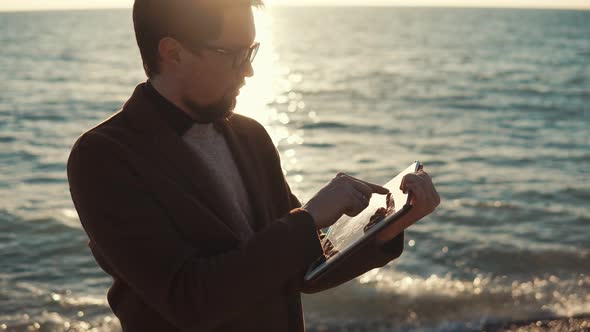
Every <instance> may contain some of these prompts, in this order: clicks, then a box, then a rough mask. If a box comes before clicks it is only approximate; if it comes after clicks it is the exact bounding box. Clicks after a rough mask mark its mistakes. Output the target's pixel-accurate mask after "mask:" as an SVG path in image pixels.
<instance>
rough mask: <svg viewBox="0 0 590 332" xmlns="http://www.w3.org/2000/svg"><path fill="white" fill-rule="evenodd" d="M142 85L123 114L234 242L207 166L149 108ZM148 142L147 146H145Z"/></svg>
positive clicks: (150, 106) (150, 105) (225, 212)
mask: <svg viewBox="0 0 590 332" xmlns="http://www.w3.org/2000/svg"><path fill="white" fill-rule="evenodd" d="M142 87H143V85H142V84H140V85H139V86H138V87H137V88H136V89H135V92H134V93H133V95H132V97H131V98H130V99H129V101H128V102H127V103H126V104H125V106H124V108H123V111H124V112H126V114H127V115H128V116H129V119H130V120H131V123H132V125H133V126H134V127H135V128H136V129H138V130H141V131H143V132H145V134H146V137H148V139H151V143H152V144H150V146H151V147H153V148H155V152H156V154H157V155H158V156H162V157H163V158H161V159H162V160H165V161H167V164H168V166H171V167H166V168H165V169H170V168H172V169H173V170H174V172H173V173H171V174H169V176H170V177H172V178H175V179H178V182H179V183H183V182H184V183H187V184H188V186H186V185H185V186H184V187H185V188H186V187H188V188H189V192H192V193H193V194H195V196H197V197H198V199H199V200H200V201H202V202H203V203H204V205H205V206H206V207H208V208H209V209H211V210H212V211H213V213H214V214H215V215H216V216H218V218H219V219H220V220H221V221H222V222H223V223H224V224H225V225H226V226H227V229H228V231H229V232H231V233H232V234H233V236H234V237H235V238H236V239H237V238H238V237H237V235H236V234H235V232H234V231H233V230H232V228H231V226H230V225H231V220H230V218H231V216H230V215H229V213H228V211H227V209H226V208H225V204H224V202H225V197H224V196H223V195H222V193H221V191H220V188H218V187H217V186H215V185H214V183H213V182H212V181H211V178H210V177H209V176H208V175H207V174H208V171H207V167H206V166H205V165H204V164H203V162H202V161H201V160H200V159H199V158H197V156H195V154H194V153H193V152H192V151H191V150H190V148H189V147H188V146H187V145H186V144H185V143H184V142H183V141H182V139H181V137H180V136H178V134H176V133H175V132H174V130H173V129H172V128H170V127H169V126H168V125H166V124H165V122H164V121H163V120H162V119H161V118H160V117H159V116H158V114H157V111H156V110H154V109H153V107H154V106H153V104H152V103H150V102H149V100H148V97H147V96H145V95H144V92H143V90H142ZM149 143H150V142H148V143H147V144H149Z"/></svg>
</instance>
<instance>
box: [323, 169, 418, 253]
mask: <svg viewBox="0 0 590 332" xmlns="http://www.w3.org/2000/svg"><path fill="white" fill-rule="evenodd" d="M418 164H419V163H418V162H414V163H413V164H412V165H410V166H409V167H407V168H406V169H405V170H403V171H402V172H401V173H399V174H398V175H397V176H396V177H394V178H393V179H391V180H390V181H389V182H387V183H386V184H385V185H384V186H383V187H385V188H387V189H389V194H387V195H380V194H373V195H372V196H371V200H370V201H369V205H368V207H367V208H366V209H364V210H363V211H362V212H361V213H359V214H358V215H357V216H355V217H349V216H347V215H344V216H342V217H341V218H340V219H338V221H337V222H336V223H334V224H333V225H332V227H330V229H329V230H328V232H327V235H326V237H324V239H323V243H322V244H323V245H324V248H326V252H325V254H326V258H327V259H328V260H330V259H332V258H334V257H336V256H337V255H339V254H340V253H341V252H343V251H344V250H346V248H347V247H349V246H351V245H352V244H354V243H355V242H357V241H358V240H360V239H361V238H362V237H363V236H364V235H365V234H367V233H369V232H370V231H371V229H372V228H373V227H375V226H376V225H378V224H379V222H380V221H382V220H384V219H385V217H388V216H390V215H392V214H394V213H396V212H397V211H399V210H401V209H402V208H403V206H404V205H406V204H407V203H408V195H407V194H404V193H403V192H402V191H401V190H400V189H399V187H400V185H401V181H402V179H403V177H404V176H405V175H406V174H409V173H413V172H415V171H416V170H417V166H418Z"/></svg>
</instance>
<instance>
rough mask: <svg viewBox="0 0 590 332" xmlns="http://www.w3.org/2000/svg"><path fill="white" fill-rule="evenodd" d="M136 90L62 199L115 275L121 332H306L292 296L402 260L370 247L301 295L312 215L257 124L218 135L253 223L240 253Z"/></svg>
mask: <svg viewBox="0 0 590 332" xmlns="http://www.w3.org/2000/svg"><path fill="white" fill-rule="evenodd" d="M154 107H155V106H154V105H153V104H152V103H150V102H149V99H147V98H146V96H145V93H144V92H143V90H142V89H141V85H140V86H138V88H136V91H135V92H134V94H133V96H132V97H131V98H130V99H129V101H128V102H127V103H126V104H125V105H124V107H123V109H122V110H121V111H119V112H117V113H116V114H114V115H113V116H112V117H110V118H109V119H107V120H105V121H104V122H102V123H101V124H99V125H98V126H96V127H95V128H93V129H91V130H89V131H87V132H86V133H84V134H83V135H82V136H81V137H80V138H79V139H78V140H77V141H76V143H75V145H74V147H73V149H72V152H71V155H70V158H69V160H68V180H69V184H70V191H71V195H72V199H73V201H74V204H75V207H76V210H77V211H78V214H79V216H80V221H81V222H82V225H83V226H84V229H85V230H86V232H87V234H88V237H89V239H90V241H89V246H90V248H91V249H92V253H93V255H94V257H95V259H96V261H97V262H98V263H99V265H100V266H101V267H102V268H103V269H104V270H105V271H106V272H107V273H108V274H110V275H111V276H112V277H113V285H112V287H111V288H110V290H109V292H108V300H109V304H110V306H111V308H112V310H113V312H114V313H115V315H116V316H117V317H118V318H119V320H120V321H121V324H122V327H123V330H124V331H131V332H146V331H293V332H294V331H304V330H305V327H304V323H303V313H302V308H301V298H300V293H301V292H308V293H312V292H317V291H320V290H323V289H327V288H330V287H334V286H336V285H339V284H341V283H343V282H346V281H348V280H350V279H352V278H354V277H356V276H358V275H360V274H362V273H364V272H365V271H368V270H370V269H373V268H376V267H381V266H383V265H385V264H386V263H387V262H389V261H390V260H392V259H394V258H396V257H398V256H399V255H400V254H401V252H402V250H403V234H402V235H400V236H398V238H396V239H394V240H393V241H392V243H389V244H388V250H387V251H386V250H385V249H384V248H378V247H377V246H376V245H374V244H371V245H369V246H367V248H365V249H364V250H363V251H362V252H360V253H359V254H358V255H357V257H356V259H355V260H356V262H355V263H351V264H349V265H347V267H346V268H342V269H339V270H335V271H334V272H333V273H331V274H330V275H329V276H328V277H327V278H325V279H324V280H323V281H322V282H320V283H317V284H315V285H303V282H302V279H303V274H304V273H305V270H306V269H307V267H308V266H309V265H310V264H311V263H312V262H314V261H315V260H316V259H318V257H320V256H321V255H322V253H323V251H322V247H321V244H320V241H319V238H318V236H319V235H322V234H321V232H318V231H317V230H316V228H315V224H314V222H313V219H312V218H311V216H310V215H309V214H308V213H307V212H305V211H303V210H300V209H297V208H298V207H300V203H299V201H298V200H297V198H296V197H295V196H294V195H293V194H291V191H290V189H289V186H288V185H287V183H286V182H285V179H284V176H283V173H282V170H281V167H280V161H279V156H278V154H277V151H276V149H275V147H274V145H273V143H272V141H271V139H270V137H269V136H268V134H267V132H266V131H265V129H264V128H263V127H262V126H261V125H260V124H259V123H257V122H256V121H254V120H252V119H250V118H247V117H244V116H241V115H234V116H233V117H231V119H230V120H228V121H224V122H223V123H222V124H221V125H220V127H221V128H222V132H223V133H224V136H225V137H226V139H227V141H228V145H229V146H230V149H231V151H232V153H233V154H234V157H235V160H236V163H237V165H238V168H239V170H240V173H241V175H242V177H243V179H244V183H245V185H246V189H247V192H248V195H249V199H250V204H251V205H252V208H253V211H254V215H255V218H256V219H255V223H254V224H255V226H254V227H255V232H256V234H255V235H254V237H253V238H252V239H251V240H250V241H249V242H248V243H247V245H245V246H242V245H240V244H239V242H238V240H237V238H236V236H235V234H234V233H233V232H232V230H231V229H230V228H229V227H228V224H229V223H228V213H227V211H226V210H225V209H224V197H223V196H222V195H221V194H220V193H219V192H218V190H217V188H215V187H214V186H213V185H211V184H210V183H209V178H208V176H207V173H206V171H205V169H204V167H203V165H201V164H200V162H199V160H198V159H196V158H195V157H194V155H193V153H191V152H190V151H189V148H188V147H187V146H186V144H185V143H184V142H183V141H182V139H181V137H179V136H178V135H177V134H176V133H174V132H173V130H172V129H171V128H170V127H169V126H167V125H166V123H165V122H164V121H162V119H161V118H159V116H158V113H157V111H155V110H154Z"/></svg>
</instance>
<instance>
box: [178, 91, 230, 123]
mask: <svg viewBox="0 0 590 332" xmlns="http://www.w3.org/2000/svg"><path fill="white" fill-rule="evenodd" d="M183 103H184V105H185V106H186V107H187V108H188V109H189V110H190V112H191V115H192V117H193V119H194V120H195V121H196V122H198V123H213V122H216V121H218V120H223V119H229V118H230V117H231V116H232V115H233V113H234V109H235V108H236V98H235V97H230V96H227V95H226V96H223V97H222V98H221V99H219V100H218V101H216V102H213V103H211V104H208V105H199V104H197V103H196V102H194V101H193V100H190V99H189V98H186V97H185V98H184V100H183Z"/></svg>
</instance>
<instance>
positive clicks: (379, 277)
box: [304, 267, 590, 331]
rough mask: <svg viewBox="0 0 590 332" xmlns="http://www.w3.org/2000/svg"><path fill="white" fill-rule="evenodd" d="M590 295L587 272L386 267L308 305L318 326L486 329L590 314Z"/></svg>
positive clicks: (308, 314) (307, 300)
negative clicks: (427, 272) (515, 274)
mask: <svg viewBox="0 0 590 332" xmlns="http://www.w3.org/2000/svg"><path fill="white" fill-rule="evenodd" d="M588 296H590V276H584V275H580V276H577V277H573V278H569V279H561V278H559V277H557V276H554V275H547V276H545V277H544V278H531V279H528V280H526V279H523V280H516V279H509V278H505V277H493V276H483V275H477V276H475V277H474V278H473V279H457V278H454V277H452V276H451V275H446V276H437V275H431V276H429V277H421V276H415V275H407V274H403V273H399V272H396V271H394V270H393V269H391V268H388V267H386V268H382V269H375V270H372V271H370V272H368V273H366V274H365V275H364V276H362V277H360V278H358V279H357V280H355V281H354V282H350V283H347V284H345V285H343V286H341V287H339V288H337V289H332V290H328V291H325V292H324V293H319V294H317V295H313V296H305V297H304V308H307V310H308V311H309V312H308V311H306V317H308V318H309V320H310V325H312V326H315V327H316V328H317V326H318V325H321V324H328V325H330V324H332V325H334V326H337V325H338V324H339V325H340V326H342V325H346V324H348V326H359V327H360V331H370V329H369V328H367V326H369V327H371V328H373V327H374V326H373V325H371V324H377V326H381V327H384V328H385V330H387V331H425V330H426V331H481V330H482V329H484V328H485V327H493V326H501V325H504V324H506V323H510V322H519V321H521V322H526V321H531V320H537V319H548V318H553V317H559V316H565V317H572V316H575V315H584V314H588V313H590V303H588V301H587V297H588ZM367 322H370V323H368V324H367ZM343 323H344V324H343ZM355 324H356V325H355Z"/></svg>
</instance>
